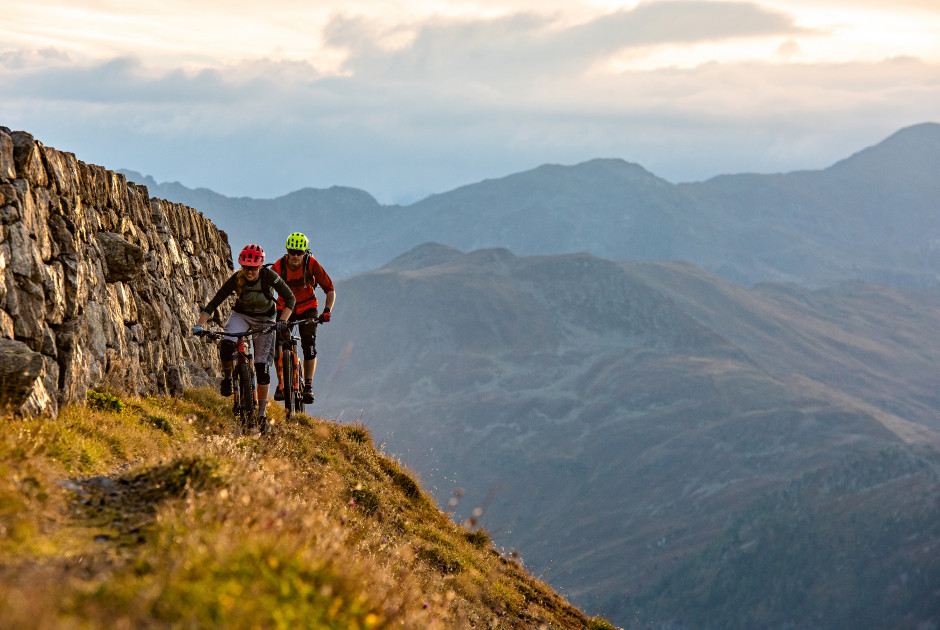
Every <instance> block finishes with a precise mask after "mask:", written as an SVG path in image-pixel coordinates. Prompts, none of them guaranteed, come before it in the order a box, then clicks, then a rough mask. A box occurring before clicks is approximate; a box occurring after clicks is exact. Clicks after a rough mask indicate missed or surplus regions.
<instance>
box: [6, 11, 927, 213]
mask: <svg viewBox="0 0 940 630" xmlns="http://www.w3.org/2000/svg"><path fill="white" fill-rule="evenodd" d="M7 4H8V5H9V6H10V8H11V11H6V10H5V11H4V12H2V13H0V85H3V86H4V89H3V90H2V92H0V125H7V126H13V127H16V128H24V129H27V130H29V131H31V132H33V133H35V134H36V135H37V136H38V137H41V138H43V139H44V141H45V142H47V143H49V144H52V145H53V146H57V147H58V148H62V149H64V150H70V151H74V152H76V153H77V154H79V155H82V156H84V158H83V159H88V160H91V161H94V160H97V163H103V164H106V165H108V166H110V167H112V168H131V169H134V170H140V171H144V172H146V173H147V174H151V175H153V176H154V177H156V178H157V179H158V180H161V179H166V180H174V179H178V180H179V181H182V182H183V183H186V184H188V185H194V186H197V185H198V186H208V187H211V188H214V189H216V190H218V191H220V192H223V193H226V194H249V195H255V196H273V195H276V194H283V193H286V192H289V191H290V190H295V189H297V188H300V187H303V186H311V185H312V186H330V185H333V184H343V185H353V186H357V187H360V188H364V189H366V190H368V191H369V192H372V193H373V194H375V195H377V196H378V197H379V198H380V199H382V200H384V201H394V200H402V199H412V198H414V197H417V196H421V195H423V194H428V193H432V192H440V191H442V190H445V189H447V188H449V187H454V186H459V185H462V184H465V183H469V182H472V181H477V180H479V179H482V178H484V177H496V176H501V175H505V174H508V173H510V172H513V171H517V170H523V169H527V168H532V167H535V166H538V165H539V164H542V163H545V162H560V163H569V164H570V163H575V162H578V161H583V160H587V159H591V158H595V157H622V158H624V159H627V160H630V161H634V162H638V163H640V164H642V165H644V166H646V167H647V168H648V169H650V170H652V171H653V172H655V173H656V174H658V175H660V176H663V177H666V178H667V179H670V180H672V181H688V180H691V179H701V178H705V177H709V176H712V175H715V174H718V173H720V172H735V171H739V170H741V169H744V168H747V169H756V170H761V171H780V170H789V169H794V168H818V167H823V166H826V165H828V164H830V163H832V162H833V161H835V160H837V159H841V158H843V157H845V154H846V152H849V153H850V152H854V151H857V150H859V149H861V148H863V147H864V146H866V145H868V144H870V143H873V142H877V141H878V140H880V139H882V138H883V137H886V136H887V135H889V134H890V133H892V132H894V131H896V130H897V129H898V128H899V127H901V126H905V125H910V124H915V123H918V122H924V121H926V120H935V119H936V112H937V111H940V51H937V50H936V46H937V45H938V44H937V42H940V12H938V10H937V9H936V8H934V7H932V3H926V4H924V3H920V2H918V1H917V0H901V2H900V4H898V5H897V6H898V7H900V8H898V9H895V4H888V3H884V2H877V1H876V0H859V1H858V2H855V1H854V0H853V1H852V2H848V0H819V1H816V0H814V1H813V2H809V1H808V0H766V2H765V1H760V2H724V1H718V0H698V1H696V0H661V1H651V2H632V3H629V2H628V3H627V4H623V3H618V2H614V0H584V1H581V2H577V1H568V0H549V1H547V2H542V3H539V4H533V3H528V4H527V3H522V2H517V3H506V2H502V1H501V2H496V1H495V0H492V1H490V0H475V1H469V2H446V3H445V2H442V3H439V4H433V3H427V2H418V1H417V0H414V1H407V2H398V3H394V4H393V5H390V4H387V3H386V4H383V3H379V2H373V1H371V0H367V1H359V2H349V3H344V4H343V5H342V7H333V6H324V5H320V4H318V3H309V2H305V1H303V2H302V1H301V0H289V1H284V2H279V3H277V6H276V7H275V8H274V9H271V8H270V7H268V6H267V5H265V6H264V7H261V6H260V5H258V4H257V3H249V2H247V1H245V0H233V2H230V3H227V4H226V5H225V8H224V9H222V8H220V5H217V4H215V3H210V2H204V3H191V2H189V3H183V2H181V1H180V0H165V1H164V2H161V3H141V4H140V5H139V6H135V9H134V11H133V12H121V11H117V10H115V6H116V5H114V3H111V2H105V1H104V0H101V1H100V2H94V1H89V0H86V1H83V2H80V3H78V4H76V3H68V4H66V3H61V2H53V1H52V0H35V1H32V2H21V1H20V0H7ZM5 9H6V7H5ZM912 16H913V17H912Z"/></svg>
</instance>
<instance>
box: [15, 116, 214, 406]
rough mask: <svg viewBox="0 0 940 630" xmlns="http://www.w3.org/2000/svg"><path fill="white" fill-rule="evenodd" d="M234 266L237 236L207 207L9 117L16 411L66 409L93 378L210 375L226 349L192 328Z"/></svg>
mask: <svg viewBox="0 0 940 630" xmlns="http://www.w3.org/2000/svg"><path fill="white" fill-rule="evenodd" d="M231 272H232V262H231V250H230V248H229V243H228V238H227V236H226V235H225V233H224V232H222V231H220V230H219V229H218V228H217V227H216V226H215V225H213V224H212V222H210V221H209V220H208V219H206V218H205V217H204V216H203V215H202V214H201V213H199V212H197V211H196V210H194V209H193V208H189V207H186V206H183V205H181V204H176V203H171V202H168V201H165V200H160V199H151V198H150V196H149V194H148V191H147V188H145V187H143V186H137V185H135V184H133V183H131V182H128V181H127V179H126V178H125V176H124V175H121V174H119V173H114V172H112V171H108V170H106V169H104V168H103V167H100V166H95V165H91V164H85V163H84V162H81V161H80V160H77V159H76V158H75V156H74V155H73V154H71V153H65V152H61V151H56V150H55V149H53V148H50V147H46V146H43V145H42V143H41V142H39V141H37V140H35V139H33V137H32V136H31V135H30V134H28V133H25V132H22V131H10V130H9V129H8V128H6V127H0V405H2V406H3V407H4V408H5V409H6V410H11V411H13V412H15V413H20V414H35V413H44V412H49V413H56V412H57V410H58V407H59V406H60V405H62V404H64V403H68V402H71V401H75V400H82V399H84V397H85V395H86V393H87V390H88V389H89V388H94V387H100V388H108V389H111V390H119V391H125V392H128V393H134V394H141V395H142V394H164V393H170V394H178V393H179V392H181V391H182V389H183V388H184V387H189V386H194V385H198V384H201V383H204V382H206V381H207V379H209V378H210V375H211V374H215V373H217V369H218V357H217V353H216V351H215V347H214V346H212V345H210V344H206V343H203V342H201V341H199V340H196V339H194V338H192V337H191V336H190V335H189V329H190V327H191V326H192V324H193V322H194V321H195V319H196V316H197V311H198V309H197V305H198V304H201V303H202V302H204V301H206V298H207V296H209V295H211V294H212V292H213V291H215V289H216V288H217V287H218V286H219V284H220V283H221V282H222V281H224V279H225V278H226V277H228V275H229V274H230V273H231ZM222 315H223V316H224V315H225V313H222Z"/></svg>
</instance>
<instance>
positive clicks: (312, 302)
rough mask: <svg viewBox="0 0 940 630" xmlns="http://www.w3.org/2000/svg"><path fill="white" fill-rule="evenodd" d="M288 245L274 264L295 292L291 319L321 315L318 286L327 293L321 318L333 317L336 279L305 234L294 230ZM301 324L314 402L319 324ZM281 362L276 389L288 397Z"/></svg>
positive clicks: (307, 391)
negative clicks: (324, 268)
mask: <svg viewBox="0 0 940 630" xmlns="http://www.w3.org/2000/svg"><path fill="white" fill-rule="evenodd" d="M286 246H287V254H285V255H284V256H282V257H281V258H280V259H278V260H277V261H276V262H275V263H274V265H272V267H271V268H272V269H273V270H274V271H276V272H277V273H278V274H279V275H280V276H281V278H283V279H284V281H285V282H287V286H289V287H290V289H291V291H293V292H294V298H295V301H296V305H295V307H294V310H293V313H291V315H290V319H289V320H288V321H297V320H301V319H308V318H311V317H312V318H316V317H317V314H318V311H317V309H318V307H319V304H318V303H317V295H316V293H315V291H314V289H316V288H317V287H318V286H319V287H320V290H321V291H323V293H325V294H326V298H325V299H324V302H323V312H322V313H320V314H319V318H318V321H320V322H328V321H330V312H331V311H332V310H333V304H334V303H335V301H336V291H335V289H334V288H333V281H332V280H330V276H329V275H328V274H327V273H326V271H324V270H323V267H322V266H321V265H320V263H319V262H317V259H316V258H314V257H313V256H312V255H311V254H310V250H309V247H310V242H309V241H308V240H307V237H306V236H305V235H304V234H301V233H300V232H294V233H292V234H291V235H290V236H288V237H287V242H286ZM277 302H278V309H279V310H280V309H282V308H284V306H285V304H284V301H283V299H282V298H280V297H278V300H277ZM297 328H298V333H299V336H300V347H301V348H303V354H304V391H303V395H304V403H305V404H310V403H312V402H313V374H314V372H316V369H317V324H316V322H307V323H304V324H300V325H299V326H298V327H297ZM277 365H278V367H277V371H278V387H277V390H276V391H275V392H274V400H284V390H283V389H281V378H282V376H283V373H282V369H281V366H280V364H279V363H278V364H277Z"/></svg>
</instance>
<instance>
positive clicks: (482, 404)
mask: <svg viewBox="0 0 940 630" xmlns="http://www.w3.org/2000/svg"><path fill="white" fill-rule="evenodd" d="M938 307H940V290H938V289H937V288H936V287H934V288H931V289H923V290H905V289H896V288H889V287H885V286H879V285H873V284H865V283H858V282H856V283H850V284H845V285H841V286H838V287H833V288H828V289H822V290H810V289H806V288H800V287H798V286H797V285H793V284H788V285H784V284H766V285H760V286H757V287H755V288H753V289H747V288H744V287H742V286H740V285H736V284H733V283H731V282H728V281H726V280H723V279H721V278H720V277H718V276H716V275H714V274H712V273H709V272H706V271H703V270H701V269H699V268H696V267H694V266H692V265H690V264H687V263H662V262H626V263H615V262H610V261H606V260H602V259H599V258H596V257H593V256H590V255H587V254H575V255H565V256H536V257H518V256H515V255H513V254H512V253H510V252H509V251H507V250H505V249H488V250H478V251H474V252H471V253H468V254H461V253H460V252H458V251H456V250H454V249H451V248H448V247H446V246H443V245H425V246H422V247H420V248H417V249H415V250H413V251H411V252H409V253H407V254H405V255H403V256H401V257H399V258H397V259H396V260H394V261H392V263H390V264H389V265H388V266H386V267H384V268H382V269H379V270H376V271H373V272H370V273H367V274H363V275H359V276H356V277H353V278H349V279H347V280H345V281H344V282H343V288H342V305H341V307H340V308H338V309H337V316H336V317H335V318H334V321H333V322H331V323H330V324H329V325H328V326H324V327H321V332H320V334H319V337H318V338H319V347H320V357H321V361H320V366H321V367H320V371H319V372H318V376H317V383H318V385H317V389H318V402H317V405H318V412H320V413H325V414H327V415H328V416H336V417H339V418H340V419H346V420H353V419H355V418H357V417H359V416H361V417H363V418H364V419H365V420H366V422H367V423H368V424H369V426H370V427H371V428H372V430H373V432H374V433H375V435H376V438H377V441H379V442H384V443H385V447H386V448H387V449H388V450H389V451H391V452H393V453H398V454H401V455H402V457H403V459H404V460H405V461H406V462H408V464H409V465H411V466H413V467H414V468H416V469H417V470H418V471H419V472H420V473H421V475H422V477H423V478H424V480H425V483H426V485H427V486H429V487H431V488H434V491H435V493H436V495H437V497H438V500H439V501H440V502H441V503H442V504H446V502H447V500H448V498H449V497H450V496H451V495H452V493H453V492H454V491H455V490H456V488H458V487H462V488H465V489H466V494H465V495H464V496H463V498H462V499H461V500H460V503H459V505H458V506H457V508H456V511H457V513H458V515H460V516H461V517H467V516H470V514H471V512H472V510H473V509H474V508H476V507H483V508H484V509H485V514H484V517H483V523H484V525H485V526H487V527H488V528H490V529H491V530H492V532H493V533H494V537H495V539H496V541H497V542H498V543H499V544H501V545H506V546H507V547H509V546H512V547H515V548H517V549H519V550H521V551H522V552H523V554H524V559H525V560H526V561H527V562H531V563H532V564H533V565H534V567H535V569H536V571H537V573H541V572H544V576H545V577H546V578H547V579H549V580H550V581H551V583H552V584H553V585H555V586H557V587H561V588H562V589H563V590H564V591H565V592H568V593H570V594H571V595H572V596H573V597H574V599H575V600H576V601H577V602H578V603H579V604H581V605H583V606H587V607H588V608H591V607H593V606H599V607H600V610H601V611H602V612H604V613H605V614H608V615H611V616H612V618H613V620H614V621H619V622H620V623H627V622H628V621H629V620H630V619H632V618H633V612H634V611H633V610H631V606H633V605H634V604H635V603H636V602H639V601H642V602H643V606H644V610H646V611H647V613H649V615H650V617H647V618H645V619H646V620H647V621H649V620H663V619H665V618H666V617H664V616H663V612H662V611H663V610H664V608H663V607H664V606H665V605H666V603H668V602H675V601H676V600H677V599H681V596H682V593H681V592H677V590H676V588H677V587H676V586H675V585H676V584H677V583H685V582H683V579H686V580H687V579H689V578H687V577H683V576H689V575H700V574H701V571H702V569H701V568H700V567H699V568H695V567H697V566H698V565H695V566H693V568H692V569H690V568H688V567H687V565H686V563H687V562H691V561H693V560H694V559H695V558H697V557H700V556H697V555H696V554H706V555H703V556H701V557H710V556H708V555H707V554H709V553H715V552H712V551H709V549H710V547H709V545H710V544H718V543H719V542H720V541H721V540H722V539H723V537H724V536H730V535H731V533H729V532H731V530H729V527H732V525H733V524H734V523H735V519H736V518H746V515H748V514H751V517H749V518H757V517H756V516H754V513H753V510H758V512H759V513H760V514H761V515H763V516H762V517H761V518H763V519H764V520H762V521H761V523H762V527H765V528H767V527H770V529H772V527H771V526H770V525H766V523H767V519H771V517H774V518H778V520H776V521H773V522H775V523H778V524H779V523H782V522H783V521H780V520H779V517H780V515H779V514H778V515H777V516H774V514H773V512H772V511H771V512H768V513H767V514H764V512H763V511H762V510H764V508H760V506H761V505H763V504H762V503H761V501H764V500H765V499H764V498H763V497H764V496H765V495H766V493H768V492H773V491H777V490H781V489H783V488H786V487H788V486H789V485H791V484H793V483H797V482H798V480H800V479H802V478H804V476H806V475H811V474H824V473H816V471H823V470H825V469H826V467H831V466H834V465H837V464H838V462H842V461H846V462H849V461H855V460H858V459H859V458H862V460H864V458H866V457H869V458H874V460H877V459H878V458H877V456H875V455H871V454H872V453H875V454H877V453H879V452H881V451H882V450H883V449H885V448H894V449H900V450H901V451H902V452H908V451H910V449H912V448H915V445H917V444H928V445H930V444H937V443H938V439H940V418H938V416H937V414H936V413H935V410H936V409H937V408H938V407H940V393H938V391H937V389H936V383H937V382H940V367H938V366H940V338H938V336H937V335H936V334H935V332H936V330H937V329H938V326H940V308H938ZM910 452H911V453H913V451H910ZM909 457H915V456H914V455H913V454H911V455H909V456H908V455H904V456H903V457H900V458H899V460H898V461H907V459H908V458H909ZM918 457H919V456H918ZM930 461H933V460H930ZM839 466H841V464H839ZM845 466H849V465H848V464H845ZM899 466H900V465H899ZM931 466H933V468H930V469H929V470H936V469H940V464H938V463H937V462H934V463H933V464H931ZM850 468H851V467H850ZM863 468H864V467H862V468H859V469H858V470H859V471H862V470H863ZM840 470H841V469H840ZM853 470H855V469H854V468H853ZM905 470H906V468H904V467H903V466H900V467H898V468H897V469H895V468H890V469H885V470H884V471H882V472H883V474H884V475H885V476H886V479H888V480H893V479H895V478H899V479H900V478H907V477H906V476H905V475H907V473H906V472H904V471H905ZM832 474H836V473H832ZM840 474H843V475H844V474H845V473H844V472H843V473H840ZM859 474H860V475H861V474H863V473H862V472H859ZM866 474H867V473H866ZM931 474H932V473H930V474H928V475H927V477H926V478H924V480H923V483H921V484H920V485H918V486H917V487H916V488H915V489H914V490H912V493H913V494H912V495H911V497H910V501H908V502H907V503H906V504H911V503H912V502H914V503H916V501H917V500H922V501H923V503H922V504H923V505H924V506H932V507H929V508H926V507H925V508H924V509H927V510H928V511H929V513H930V515H931V517H933V516H940V508H938V507H937V506H938V504H937V502H936V497H937V496H938V494H940V483H938V481H937V478H935V477H932V476H930V475H931ZM824 476H825V475H824ZM886 484H887V482H886ZM866 487H867V486H865V484H860V485H856V486H852V485H851V484H850V485H849V486H847V487H845V488H842V489H841V490H839V491H838V492H835V491H834V493H833V494H831V495H830V496H829V501H830V502H836V501H841V502H843V503H844V504H843V505H842V507H840V509H839V510H837V511H836V512H834V513H833V515H832V516H831V517H828V516H827V517H825V518H823V517H819V518H817V519H816V520H815V521H805V522H802V527H803V529H802V530H800V532H801V533H800V536H801V537H803V536H805V537H809V538H812V539H813V540H815V541H817V544H822V543H821V542H819V541H821V540H825V538H826V536H828V535H829V534H826V533H825V532H828V531H830V530H832V531H835V530H838V529H839V528H842V529H844V530H845V531H850V530H851V531H856V530H858V527H860V526H862V525H864V527H865V531H867V530H868V528H875V529H877V528H879V527H885V528H890V527H892V523H893V521H892V519H895V518H901V517H902V516H903V515H902V516H899V515H898V512H897V510H896V509H893V510H888V511H886V512H884V513H883V514H882V513H880V512H879V511H878V509H877V505H878V503H879V502H884V505H885V506H888V505H889V504H890V501H888V497H890V496H893V495H892V492H884V493H882V492H881V491H878V492H872V491H870V489H869V490H865V488H866ZM879 487H881V486H879ZM884 487H885V488H895V491H896V489H897V485H893V486H892V485H890V484H887V485H885V486H884ZM865 492H867V493H868V494H865V496H867V497H868V500H870V501H874V502H875V503H874V504H866V506H867V507H866V508H865V509H864V510H862V511H859V509H856V508H854V507H852V506H853V505H855V502H856V501H857V499H856V495H858V496H861V495H859V493H863V494H864V493H865ZM801 501H803V502H802V503H800V505H801V509H803V508H805V509H806V510H807V511H809V512H812V509H813V508H812V506H813V505H816V506H817V509H818V508H819V506H824V505H827V504H826V503H825V502H823V501H822V500H821V499H819V498H818V497H816V496H810V495H807V496H806V497H805V500H804V499H801ZM755 506H757V507H755ZM768 509H769V508H768ZM912 518H913V517H912ZM918 518H919V517H918ZM873 519H874V520H873ZM917 522H924V521H923V520H922V519H921V520H918V521H917ZM734 526H735V527H738V528H740V527H742V525H740V524H738V525H734ZM853 527H854V528H855V530H853V529H852V528H853ZM820 528H822V529H820ZM832 528H835V529H832ZM791 530H792V527H791ZM859 531H860V530H859ZM905 531H906V530H905ZM765 533H766V532H765ZM922 536H923V538H922V539H921V540H920V541H919V542H924V544H925V545H926V546H927V547H929V546H930V545H932V544H936V543H940V530H938V529H937V528H934V529H932V530H930V531H928V532H924V533H923V534H922ZM716 541H718V542H716ZM778 542H779V541H778ZM767 544H771V543H770V542H768V543H767ZM876 546H877V548H878V554H879V556H878V558H879V559H878V560H877V561H875V560H871V559H869V560H870V561H871V562H873V563H874V564H872V565H871V566H872V567H874V566H885V567H887V566H889V565H890V566H892V567H895V566H905V567H907V569H909V570H911V571H914V570H915V569H916V570H917V571H920V570H921V569H923V570H928V569H929V570H931V571H936V570H937V569H936V566H937V561H936V559H931V558H930V557H929V554H926V557H924V554H919V555H917V557H907V556H904V553H906V551H905V549H907V543H905V542H904V541H902V540H897V541H892V540H890V537H886V538H885V539H884V540H881V539H879V542H878V543H877V545H876ZM844 547H845V548H844V549H842V550H843V551H844V553H846V554H849V556H847V558H848V559H847V560H846V563H845V564H844V565H843V566H846V567H848V566H852V563H854V562H861V561H862V559H861V558H858V557H855V556H852V555H851V554H852V553H853V551H852V549H851V548H849V547H846V546H844ZM840 548H841V547H840ZM860 549H861V547H860ZM864 549H865V551H864V553H866V554H871V553H873V551H872V548H871V546H870V545H866V546H864ZM775 553H777V552H775ZM859 553H862V552H861V551H859ZM817 555H818V554H817ZM778 556H779V557H786V558H789V559H788V560H787V562H789V563H790V564H789V565H788V566H787V567H786V571H787V572H788V576H790V577H791V578H792V582H794V583H796V584H798V583H799V582H800V579H805V581H806V583H807V584H816V583H818V582H816V581H815V578H813V577H812V576H813V575H816V574H815V573H813V572H814V571H815V572H819V571H820V567H819V566H818V564H817V563H816V560H814V557H815V556H813V554H807V555H805V556H801V555H800V553H799V552H798V551H794V550H791V553H790V554H789V555H787V554H785V553H784V554H782V555H780V553H777V555H776V556H774V557H775V558H776V557H778ZM724 557H725V558H726V559H727V553H726V554H725V556H724ZM742 557H743V556H742ZM905 558H906V559H905ZM729 561H730V560H729ZM766 562H767V563H769V564H767V565H766V566H765V568H767V567H773V566H777V567H778V568H782V566H781V565H774V564H773V563H772V562H771V560H770V559H767V560H766ZM774 562H776V560H775V561H774ZM881 563H884V564H883V565H882V564H881ZM716 566H717V565H716ZM735 566H737V565H735ZM693 569H694V570H695V571H699V573H689V572H690V571H693ZM767 570H768V571H769V570H771V569H767ZM872 570H874V569H872ZM893 575H894V573H892V576H893ZM912 575H913V573H912ZM660 579H671V581H670V582H667V583H666V585H665V586H664V585H662V583H660V582H658V580H660ZM703 579H704V578H703ZM710 579H711V578H710ZM843 579H844V580H846V579H848V580H849V582H847V583H846V584H849V585H851V588H856V589H857V590H859V592H860V591H862V590H865V589H867V590H866V591H865V592H866V593H867V594H868V596H869V597H870V601H873V602H877V601H881V600H883V599H884V596H885V592H883V591H886V590H887V589H889V586H888V585H887V584H881V583H871V584H868V583H866V584H868V585H867V586H866V585H865V584H858V583H856V582H854V581H852V580H851V579H849V578H848V577H845V576H843ZM892 579H893V578H892ZM914 583H915V582H913V581H912V582H911V585H912V588H913V585H914ZM657 584H660V585H659V586H657V587H656V588H655V589H654V588H653V587H654V585H657ZM715 584H716V586H715V589H716V591H717V590H720V589H719V586H718V585H720V581H719V582H716V583H715ZM892 584H893V583H892ZM918 584H920V582H918ZM670 585H671V586H670ZM686 586H688V584H686ZM766 586H767V588H770V585H769V584H768V585H766ZM843 586H844V588H849V586H845V585H843ZM894 586H895V587H896V586H897V585H894ZM761 588H762V586H761V585H753V586H752V587H751V590H750V591H748V593H747V595H748V597H750V598H751V599H754V598H757V599H760V597H762V596H763V595H762V593H764V591H761V590H760V589H761ZM918 592H919V593H920V591H918ZM925 592H926V591H925ZM801 593H802V596H803V597H804V598H805V599H804V607H805V608H806V609H807V610H814V611H815V612H817V613H818V612H819V610H820V609H821V608H822V607H824V606H825V604H824V603H823V602H822V600H821V599H819V598H817V597H816V596H815V595H814V593H813V592H810V591H801ZM770 596H772V594H771V595H768V597H770ZM643 597H645V599H642V598H643ZM858 598H859V599H861V595H859V596H858ZM690 601H691V600H690ZM695 601H696V602H698V601H699V600H695ZM775 601H776V600H775ZM785 601H787V602H790V601H791V600H785ZM853 601H854V600H853ZM775 605H776V604H775ZM853 605H854V606H855V607H854V608H852V609H851V610H850V611H849V612H847V613H846V614H849V613H851V615H857V614H862V613H864V609H862V608H859V606H860V605H861V604H860V603H856V604H853ZM690 606H691V605H690ZM778 607H782V608H785V606H782V605H780V606H778ZM814 607H815V608H814ZM687 610H688V611H692V612H690V614H692V613H694V611H695V610H700V609H695V608H694V607H690V608H689V609H687ZM675 612H676V615H679V613H680V612H682V610H680V609H679V608H676V611H675ZM791 612H792V611H791ZM723 614H726V615H727V614H731V613H729V611H727V610H726V611H724V613H723ZM737 614H739V615H747V614H749V613H748V612H747V610H745V609H741V610H739V611H738V613H737ZM781 614H783V615H784V616H783V617H782V619H784V620H786V619H804V617H800V616H798V615H795V616H792V617H786V616H785V615H786V614H787V612H786V610H784V611H783V613H781ZM800 614H802V613H800ZM693 618H694V617H693ZM853 618H854V617H853ZM729 619H731V618H730V617H729V618H728V619H724V620H723V622H716V623H714V624H713V626H714V627H731V625H728V623H725V622H728V620H729ZM741 619H744V621H741ZM738 621H741V623H742V624H743V626H742V627H748V625H747V623H745V621H746V622H749V623H750V624H751V625H750V627H755V626H754V624H755V623H756V624H757V625H760V620H759V619H758V620H755V619H753V618H743V617H742V618H738ZM729 623H730V622H729ZM693 625H694V624H693ZM888 625H890V624H888Z"/></svg>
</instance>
